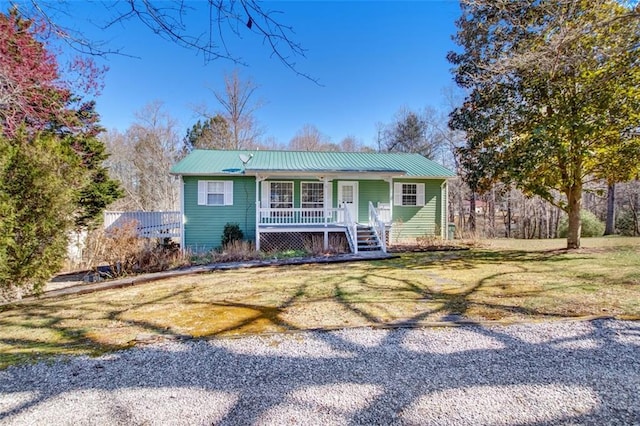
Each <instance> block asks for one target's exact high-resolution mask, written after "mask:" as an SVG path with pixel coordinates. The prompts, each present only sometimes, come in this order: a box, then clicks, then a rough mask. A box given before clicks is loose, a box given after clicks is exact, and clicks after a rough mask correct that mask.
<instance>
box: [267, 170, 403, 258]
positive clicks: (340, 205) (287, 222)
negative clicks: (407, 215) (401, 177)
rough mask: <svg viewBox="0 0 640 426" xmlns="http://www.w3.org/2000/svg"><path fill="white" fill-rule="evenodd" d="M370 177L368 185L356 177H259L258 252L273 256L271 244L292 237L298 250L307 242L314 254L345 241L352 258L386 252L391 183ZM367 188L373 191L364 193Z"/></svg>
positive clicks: (385, 179) (389, 180)
mask: <svg viewBox="0 0 640 426" xmlns="http://www.w3.org/2000/svg"><path fill="white" fill-rule="evenodd" d="M368 177H369V179H368V181H369V182H366V181H365V183H363V179H362V177H358V179H357V180H356V178H355V176H354V177H351V179H348V178H345V177H343V176H340V177H337V176H334V177H328V176H303V177H300V176H295V177H291V176H282V175H276V176H273V175H270V176H261V177H257V178H256V200H257V201H256V238H255V240H256V248H257V249H258V250H260V249H263V248H264V249H265V250H268V249H269V247H267V245H269V244H270V242H273V241H277V240H278V239H282V238H286V235H287V234H289V235H290V238H292V239H293V240H295V241H297V242H298V245H299V244H300V240H302V241H305V242H306V244H312V245H313V246H314V248H317V247H318V245H319V244H320V241H319V240H320V239H321V244H322V248H323V249H324V250H325V251H326V250H328V249H329V248H330V246H333V245H334V244H335V241H336V240H338V239H339V237H340V236H342V237H343V238H344V240H345V241H346V243H347V245H348V250H349V251H350V252H352V253H358V252H360V251H382V252H386V250H387V230H388V229H389V227H390V226H391V218H392V211H391V208H392V207H391V202H390V200H392V193H391V192H390V189H391V188H392V185H391V179H390V178H389V177H388V176H385V177H382V176H379V175H375V176H373V175H372V176H368ZM371 182H374V183H371ZM361 185H362V186H364V187H365V189H369V190H368V191H364V192H361V191H359V187H360V186H361ZM371 188H373V189H374V190H371ZM365 196H366V197H367V198H366V199H365V198H364V197H365ZM372 199H373V200H372Z"/></svg>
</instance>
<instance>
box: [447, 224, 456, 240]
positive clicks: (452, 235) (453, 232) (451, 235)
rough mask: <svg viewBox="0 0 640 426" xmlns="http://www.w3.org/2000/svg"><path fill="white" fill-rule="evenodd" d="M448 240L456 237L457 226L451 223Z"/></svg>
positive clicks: (448, 229) (448, 228)
mask: <svg viewBox="0 0 640 426" xmlns="http://www.w3.org/2000/svg"><path fill="white" fill-rule="evenodd" d="M447 231H448V232H447V239H448V240H453V239H454V238H455V237H456V224H455V223H450V224H449V225H448V227H447Z"/></svg>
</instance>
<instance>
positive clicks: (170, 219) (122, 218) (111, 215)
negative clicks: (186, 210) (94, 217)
mask: <svg viewBox="0 0 640 426" xmlns="http://www.w3.org/2000/svg"><path fill="white" fill-rule="evenodd" d="M131 221H136V224H137V225H136V229H137V231H138V236H140V237H146V238H180V229H181V226H180V225H181V224H182V214H181V213H180V212H178V211H169V212H141V211H138V212H114V211H106V212H104V229H106V230H107V231H109V230H111V229H114V228H118V227H120V226H122V225H124V224H125V223H128V222H131Z"/></svg>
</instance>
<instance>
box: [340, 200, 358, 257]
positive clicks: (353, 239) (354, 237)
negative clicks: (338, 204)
mask: <svg viewBox="0 0 640 426" xmlns="http://www.w3.org/2000/svg"><path fill="white" fill-rule="evenodd" d="M341 214H342V217H343V218H344V224H345V226H346V227H347V241H349V246H350V247H351V252H352V253H354V254H357V253H358V224H357V223H356V222H355V221H354V220H353V219H351V213H350V212H349V209H348V208H347V206H344V207H343V208H342V209H341Z"/></svg>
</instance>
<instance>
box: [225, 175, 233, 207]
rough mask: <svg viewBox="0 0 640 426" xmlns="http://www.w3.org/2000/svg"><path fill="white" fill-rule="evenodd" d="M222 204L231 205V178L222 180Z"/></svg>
mask: <svg viewBox="0 0 640 426" xmlns="http://www.w3.org/2000/svg"><path fill="white" fill-rule="evenodd" d="M224 205H225V206H232V205H233V181H232V180H225V181H224Z"/></svg>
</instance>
